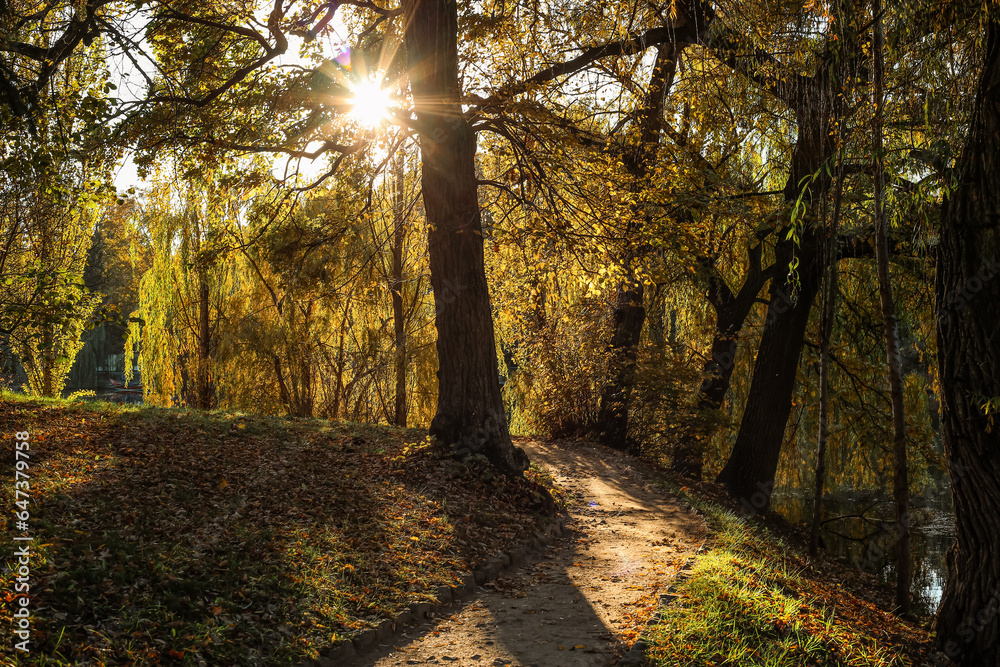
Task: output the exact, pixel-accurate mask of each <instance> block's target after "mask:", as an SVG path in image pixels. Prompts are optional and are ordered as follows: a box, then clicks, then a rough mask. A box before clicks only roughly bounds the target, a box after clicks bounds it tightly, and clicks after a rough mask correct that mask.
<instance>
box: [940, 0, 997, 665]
mask: <svg viewBox="0 0 1000 667" xmlns="http://www.w3.org/2000/svg"><path fill="white" fill-rule="evenodd" d="M991 11H992V13H991V15H989V17H988V24H987V28H986V31H987V34H986V58H985V63H984V65H983V71H982V75H981V78H980V81H979V89H978V92H977V94H976V98H975V102H974V107H973V113H972V117H971V120H970V124H969V135H968V137H967V139H966V143H965V147H964V149H963V152H962V154H961V156H960V157H959V159H958V162H957V163H956V167H955V168H956V172H957V185H956V187H955V189H954V191H952V192H951V194H950V196H948V197H947V198H946V199H945V203H944V207H943V210H942V213H941V229H940V240H939V245H938V261H937V266H938V268H937V278H936V285H935V297H936V306H937V342H938V372H939V377H940V382H941V389H942V392H941V393H942V401H941V406H942V416H941V426H942V431H943V437H944V446H945V452H946V454H947V457H948V462H949V466H950V468H951V480H952V482H951V484H952V497H953V499H954V504H955V520H956V542H955V545H954V547H952V550H951V551H950V553H949V555H948V577H947V579H946V581H945V586H944V594H943V597H942V598H941V605H940V607H938V613H937V618H936V620H935V627H936V630H937V642H938V646H939V647H940V648H941V650H943V651H944V653H945V654H946V655H948V656H949V657H951V658H953V659H955V660H958V661H960V663H961V664H963V665H989V666H996V665H1000V622H998V612H1000V558H998V556H997V555H998V554H1000V419H998V415H997V413H996V406H997V401H996V400H995V399H997V397H1000V307H998V304H1000V279H998V274H1000V164H998V162H997V160H998V158H1000V22H998V19H1000V16H998V15H997V13H996V11H995V9H992V10H991ZM989 399H994V402H993V403H992V406H993V407H992V409H991V408H989V407H987V408H986V409H984V407H983V405H984V403H985V402H986V401H987V400H989Z"/></svg>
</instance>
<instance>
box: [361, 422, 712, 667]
mask: <svg viewBox="0 0 1000 667" xmlns="http://www.w3.org/2000/svg"><path fill="white" fill-rule="evenodd" d="M517 444H518V445H519V446H522V447H524V448H525V450H526V451H527V452H528V455H529V456H530V457H531V460H532V461H534V462H537V463H539V464H542V465H544V466H545V467H547V468H548V469H549V471H550V472H551V474H552V475H553V476H554V477H555V479H556V481H557V482H558V483H559V484H560V486H562V487H563V488H565V489H566V490H567V491H569V492H570V494H571V495H572V504H571V507H570V508H569V517H568V518H569V522H568V524H567V527H568V528H569V529H570V530H569V532H568V533H567V534H566V535H564V536H563V538H562V539H561V540H559V541H557V542H556V543H554V544H553V545H551V546H550V547H549V549H548V550H547V551H546V553H545V554H544V555H542V556H536V557H535V558H534V559H532V560H530V561H528V562H527V563H526V564H524V565H522V566H521V567H520V568H518V569H516V570H513V571H511V572H509V573H507V574H505V575H501V576H500V577H499V578H498V579H497V580H495V581H494V582H491V583H489V584H487V585H486V586H485V587H481V588H479V589H478V590H477V594H476V596H475V597H474V598H472V599H471V600H468V601H466V602H463V603H459V604H457V605H455V607H454V611H453V612H452V613H451V615H449V616H447V617H444V618H442V619H440V620H438V621H437V622H435V623H434V624H433V625H431V626H427V625H425V626H423V627H420V628H415V629H414V630H412V631H411V632H410V633H409V634H410V636H411V637H412V638H408V637H407V636H406V635H404V637H403V638H402V639H399V640H397V642H396V643H395V645H392V646H383V647H380V648H381V650H380V651H379V652H377V653H376V654H373V655H369V656H366V657H365V658H363V659H362V660H360V661H359V664H362V665H366V666H373V667H395V666H397V665H435V664H436V665H447V664H454V665H462V666H465V665H490V666H493V667H500V666H507V665H509V666H511V667H514V666H521V667H535V666H537V667H571V666H572V667H576V666H581V667H582V666H588V667H589V666H591V665H611V664H614V662H615V661H616V660H617V659H618V657H620V656H621V655H622V653H624V651H625V650H626V649H627V647H628V645H630V644H631V643H632V642H633V641H634V640H635V638H636V636H637V635H638V633H639V631H641V629H642V628H643V627H644V626H645V623H646V621H647V620H648V618H649V616H650V614H651V613H652V612H653V610H654V609H655V606H656V603H657V600H658V597H659V595H660V594H662V593H664V592H665V591H666V589H667V587H668V586H669V585H670V583H671V581H672V580H673V578H674V576H675V575H676V573H677V572H678V570H679V569H680V567H682V566H683V564H684V562H685V561H686V560H687V558H688V557H689V556H690V555H692V554H693V553H694V551H695V550H696V549H697V547H698V546H699V545H700V544H701V543H702V541H703V539H704V524H703V523H702V521H701V519H700V518H698V517H697V516H695V515H694V514H693V513H692V512H690V511H688V510H684V509H682V508H681V507H680V506H678V505H677V503H676V501H674V500H673V499H672V498H669V497H667V496H664V495H663V494H662V493H659V492H657V491H655V490H653V489H652V488H650V487H649V486H648V485H647V484H646V483H645V481H644V480H643V477H642V475H641V473H640V470H641V469H642V468H643V465H642V464H641V463H639V462H638V461H637V460H635V459H633V458H632V457H629V456H626V455H624V454H621V453H619V452H613V451H610V450H606V449H601V448H594V447H589V446H585V445H578V444H569V443H559V444H558V445H557V444H554V443H549V442H545V443H543V442H539V441H534V440H526V441H523V442H519V443H517Z"/></svg>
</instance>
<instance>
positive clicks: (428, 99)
mask: <svg viewBox="0 0 1000 667" xmlns="http://www.w3.org/2000/svg"><path fill="white" fill-rule="evenodd" d="M402 8H403V13H404V16H405V26H406V28H405V42H406V51H407V59H408V64H409V78H410V88H411V90H412V92H413V106H414V110H415V112H416V117H417V129H418V135H419V139H420V157H421V166H422V185H423V199H424V210H425V212H426V216H427V223H428V226H429V231H428V250H429V257H430V273H431V286H432V288H433V291H434V304H435V325H436V327H437V334H438V336H437V352H438V405H437V412H436V414H435V415H434V419H433V420H432V421H431V428H430V432H431V435H433V436H434V437H436V438H437V440H438V441H439V442H441V443H443V444H446V445H448V446H450V447H451V448H452V451H453V452H454V453H455V454H456V455H459V456H464V455H469V454H483V455H485V456H486V457H487V458H488V459H489V460H490V462H491V463H492V464H493V465H494V466H495V467H496V468H497V469H498V470H500V471H501V472H503V473H504V474H508V475H515V476H517V475H520V474H521V473H522V472H524V471H525V470H527V468H528V457H527V455H526V454H525V453H524V451H523V450H521V449H519V448H516V447H514V446H513V444H512V443H511V440H510V432H509V430H508V426H507V418H506V416H505V414H504V409H503V401H502V399H501V395H500V379H499V375H498V373H497V358H496V343H495V338H494V332H493V312H492V308H491V306H490V293H489V289H488V286H487V283H486V270H485V265H484V260H483V235H482V226H481V222H480V210H479V200H478V192H477V181H476V172H475V153H476V136H475V133H474V132H473V130H472V128H471V127H470V125H469V123H468V121H467V120H466V118H465V117H464V116H463V115H462V105H461V90H460V89H459V81H458V42H457V40H458V13H457V5H456V4H455V2H453V1H449V0H404V2H403V5H402Z"/></svg>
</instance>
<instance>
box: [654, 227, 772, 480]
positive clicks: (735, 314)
mask: <svg viewBox="0 0 1000 667" xmlns="http://www.w3.org/2000/svg"><path fill="white" fill-rule="evenodd" d="M762 250H763V248H762V246H761V245H760V244H758V245H756V246H752V247H751V248H750V249H749V250H748V251H747V259H748V268H747V277H746V279H745V280H744V281H743V285H742V286H741V287H740V291H739V292H738V293H736V294H733V292H732V290H731V289H730V288H729V285H727V284H726V281H725V279H723V277H722V275H721V274H719V272H718V271H717V270H716V269H715V267H714V266H711V265H709V266H708V267H706V268H707V269H708V271H709V276H708V301H709V303H711V304H712V307H713V308H714V309H715V334H714V336H713V338H712V350H711V356H710V357H709V359H708V360H707V361H706V362H705V367H704V369H703V375H704V379H703V380H702V382H701V387H700V388H699V389H698V403H697V405H698V409H699V410H700V411H711V410H718V409H719V408H721V407H722V402H723V401H724V400H725V398H726V392H728V391H729V384H730V381H731V380H732V377H733V369H734V368H735V367H736V346H737V339H738V338H739V333H740V330H741V329H742V328H743V323H744V322H745V321H746V319H747V316H749V315H750V310H751V309H752V308H753V305H754V303H756V301H757V295H758V294H759V293H760V290H761V289H762V288H763V287H764V285H766V284H767V281H768V280H770V279H771V277H772V276H773V275H774V271H775V268H776V266H775V265H773V264H772V265H771V266H769V267H767V268H766V269H762V268H761V265H760V261H761V253H762ZM711 435H712V433H711V430H710V429H707V428H701V427H698V428H696V429H695V431H694V432H693V433H690V434H688V435H687V436H686V437H685V438H684V439H683V440H681V441H679V442H678V443H677V444H676V446H675V447H674V452H673V459H672V460H671V464H670V467H671V470H673V471H674V472H677V473H680V474H681V475H684V476H685V477H689V478H691V479H701V473H702V466H703V463H704V460H703V459H704V451H705V445H706V443H707V441H708V439H709V438H710V437H711Z"/></svg>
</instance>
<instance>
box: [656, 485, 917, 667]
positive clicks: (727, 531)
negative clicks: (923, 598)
mask: <svg viewBox="0 0 1000 667" xmlns="http://www.w3.org/2000/svg"><path fill="white" fill-rule="evenodd" d="M674 491H675V492H678V493H679V494H680V495H682V496H685V498H686V500H687V501H688V502H690V503H691V504H692V505H693V506H695V507H696V508H698V509H699V510H700V511H701V512H702V513H703V514H704V515H705V517H706V520H707V521H708V523H709V526H710V527H711V529H712V530H713V532H714V535H713V541H714V544H713V546H712V548H711V550H710V551H708V552H707V553H705V554H703V555H700V556H698V557H696V559H695V562H694V565H693V567H692V569H691V571H690V572H689V576H688V578H687V579H685V580H683V581H682V582H680V583H678V584H677V585H676V594H677V596H678V599H677V600H675V601H674V603H673V604H671V605H669V606H667V607H666V609H665V611H664V613H663V614H662V615H661V617H660V618H659V620H658V621H657V622H656V623H655V624H654V625H653V626H652V627H651V629H650V631H649V632H648V634H647V641H648V642H649V644H650V647H651V648H650V651H649V653H648V660H649V662H650V664H652V665H662V666H667V665H669V666H670V667H675V666H692V667H693V666H696V665H697V666H702V665H733V666H737V665H738V666H741V667H742V666H750V665H760V666H762V667H764V666H766V667H791V666H796V667H797V666H801V665H818V666H827V665H830V666H833V665H837V666H841V665H850V666H857V667H861V666H878V667H882V666H889V665H915V664H921V663H920V658H921V657H922V655H923V654H924V652H925V650H926V648H927V646H928V639H929V638H928V633H927V631H926V630H924V629H921V628H920V627H918V626H916V625H914V624H911V623H908V622H906V621H903V620H901V619H899V618H897V617H896V616H894V615H892V614H890V613H888V612H886V611H883V610H880V609H878V608H877V607H876V606H875V605H874V604H872V603H870V602H867V601H865V600H863V599H861V598H858V597H856V596H855V595H854V594H852V593H851V592H849V591H847V590H845V589H844V588H843V587H842V586H840V585H839V584H838V583H837V582H835V581H831V580H830V578H829V577H828V576H824V574H823V572H822V571H821V569H819V568H817V567H814V563H812V562H810V561H809V560H808V559H806V558H804V557H803V556H802V555H801V554H799V553H797V552H796V551H795V549H793V548H791V547H790V546H789V545H788V544H786V543H784V542H783V541H781V540H780V539H778V538H776V537H774V536H773V535H771V534H770V533H769V532H768V531H767V530H766V529H765V528H764V527H762V526H760V525H758V524H756V523H751V522H749V521H747V520H746V519H744V518H742V517H740V516H738V515H737V514H735V513H733V512H731V511H729V510H726V509H724V508H722V507H720V506H719V505H717V504H714V503H712V502H709V501H705V500H703V499H701V498H698V497H697V496H695V495H693V494H691V493H689V492H687V491H686V490H677V489H676V488H674Z"/></svg>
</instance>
